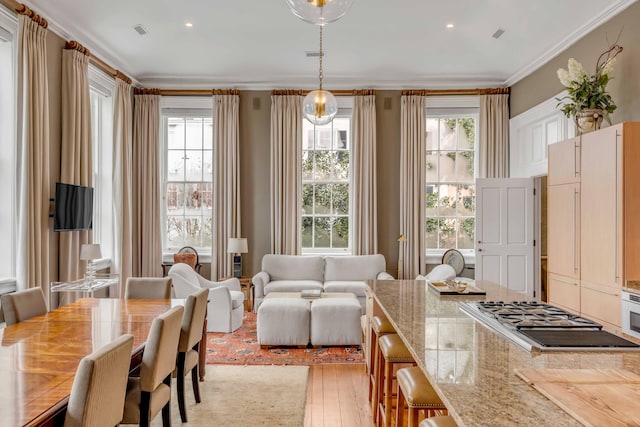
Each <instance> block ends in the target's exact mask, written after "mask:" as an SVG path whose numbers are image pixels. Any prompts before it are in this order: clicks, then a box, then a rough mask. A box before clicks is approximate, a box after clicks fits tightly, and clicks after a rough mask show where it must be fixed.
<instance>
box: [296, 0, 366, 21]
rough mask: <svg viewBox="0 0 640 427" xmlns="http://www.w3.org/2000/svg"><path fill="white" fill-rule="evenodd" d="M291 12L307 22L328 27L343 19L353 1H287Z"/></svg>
mask: <svg viewBox="0 0 640 427" xmlns="http://www.w3.org/2000/svg"><path fill="white" fill-rule="evenodd" d="M285 1H286V2H287V5H289V8H291V12H293V14H294V15H296V16H297V17H298V18H300V19H302V20H303V21H305V22H309V23H311V24H315V25H326V24H329V23H331V22H335V21H337V20H338V19H340V18H342V17H343V16H344V14H345V13H347V11H348V10H349V8H350V7H351V5H352V4H353V0H285Z"/></svg>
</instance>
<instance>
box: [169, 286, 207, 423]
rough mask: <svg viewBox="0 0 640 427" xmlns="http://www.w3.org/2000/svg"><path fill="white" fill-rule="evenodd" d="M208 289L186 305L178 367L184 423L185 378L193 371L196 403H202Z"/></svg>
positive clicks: (185, 416)
mask: <svg viewBox="0 0 640 427" xmlns="http://www.w3.org/2000/svg"><path fill="white" fill-rule="evenodd" d="M208 297H209V290H208V289H200V290H199V291H197V292H196V293H195V294H191V295H189V297H188V298H187V300H186V301H185V303H184V316H183V317H182V329H181V330H180V341H179V342H178V365H177V367H176V383H177V388H178V390H177V391H178V408H179V409H180V418H181V419H182V422H183V423H186V422H187V412H186V410H185V404H184V377H185V376H186V375H187V373H188V372H189V371H191V383H192V385H193V395H194V397H195V400H196V403H200V386H199V385H198V358H199V353H198V350H199V347H200V340H201V339H202V326H203V324H204V317H205V315H206V312H207V298H208Z"/></svg>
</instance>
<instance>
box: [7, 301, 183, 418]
mask: <svg viewBox="0 0 640 427" xmlns="http://www.w3.org/2000/svg"><path fill="white" fill-rule="evenodd" d="M182 304H183V300H134V299H130V300H124V299H109V298H83V299H80V300H78V301H76V302H74V303H72V304H69V305H65V306H63V307H60V308H57V309H55V310H53V311H50V312H49V313H47V314H44V315H40V316H36V317H33V318H31V319H28V320H26V321H23V322H20V323H16V324H14V325H11V326H8V327H6V328H4V329H0V426H11V427H13V426H42V425H61V424H59V423H60V421H61V420H62V421H64V414H65V411H66V405H67V402H68V400H69V394H70V392H71V386H72V384H73V379H74V376H75V372H76V369H77V367H78V364H79V362H80V360H81V359H82V358H83V357H84V356H86V355H88V354H90V353H91V352H93V351H95V350H97V349H98V348H100V347H102V346H104V345H105V344H107V343H109V342H111V341H113V340H114V339H115V338H117V337H119V336H120V335H122V334H131V335H133V350H132V355H131V358H132V368H133V367H135V366H137V365H138V364H139V362H140V360H141V358H142V351H143V349H144V345H145V340H146V339H147V334H148V333H149V329H150V328H151V323H152V321H153V319H154V318H156V317H157V316H158V315H160V314H162V313H164V312H166V311H167V310H169V309H170V308H171V307H173V306H176V305H182Z"/></svg>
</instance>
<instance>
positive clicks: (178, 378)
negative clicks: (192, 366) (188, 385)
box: [176, 351, 187, 423]
mask: <svg viewBox="0 0 640 427" xmlns="http://www.w3.org/2000/svg"><path fill="white" fill-rule="evenodd" d="M185 356H186V353H184V352H182V351H181V352H179V353H178V363H177V365H178V373H177V376H176V385H177V388H178V409H179V410H180V419H181V420H182V422H183V423H186V422H187V411H186V409H185V404H184V375H185V372H184V359H185Z"/></svg>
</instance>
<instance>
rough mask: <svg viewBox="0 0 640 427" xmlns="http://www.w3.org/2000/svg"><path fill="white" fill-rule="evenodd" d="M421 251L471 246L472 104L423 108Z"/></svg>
mask: <svg viewBox="0 0 640 427" xmlns="http://www.w3.org/2000/svg"><path fill="white" fill-rule="evenodd" d="M426 125H427V152H426V157H425V159H426V195H425V207H426V210H425V212H426V227H425V230H426V236H425V237H426V247H427V254H432V255H435V254H441V253H442V252H444V251H445V250H447V249H451V248H454V249H459V250H463V251H464V250H468V251H466V252H469V253H471V252H472V251H473V248H474V233H475V207H476V191H475V178H476V176H477V174H476V170H477V167H476V165H477V161H476V157H477V156H476V149H477V147H478V132H477V127H478V110H477V108H441V109H429V108H428V107H427V123H426Z"/></svg>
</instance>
